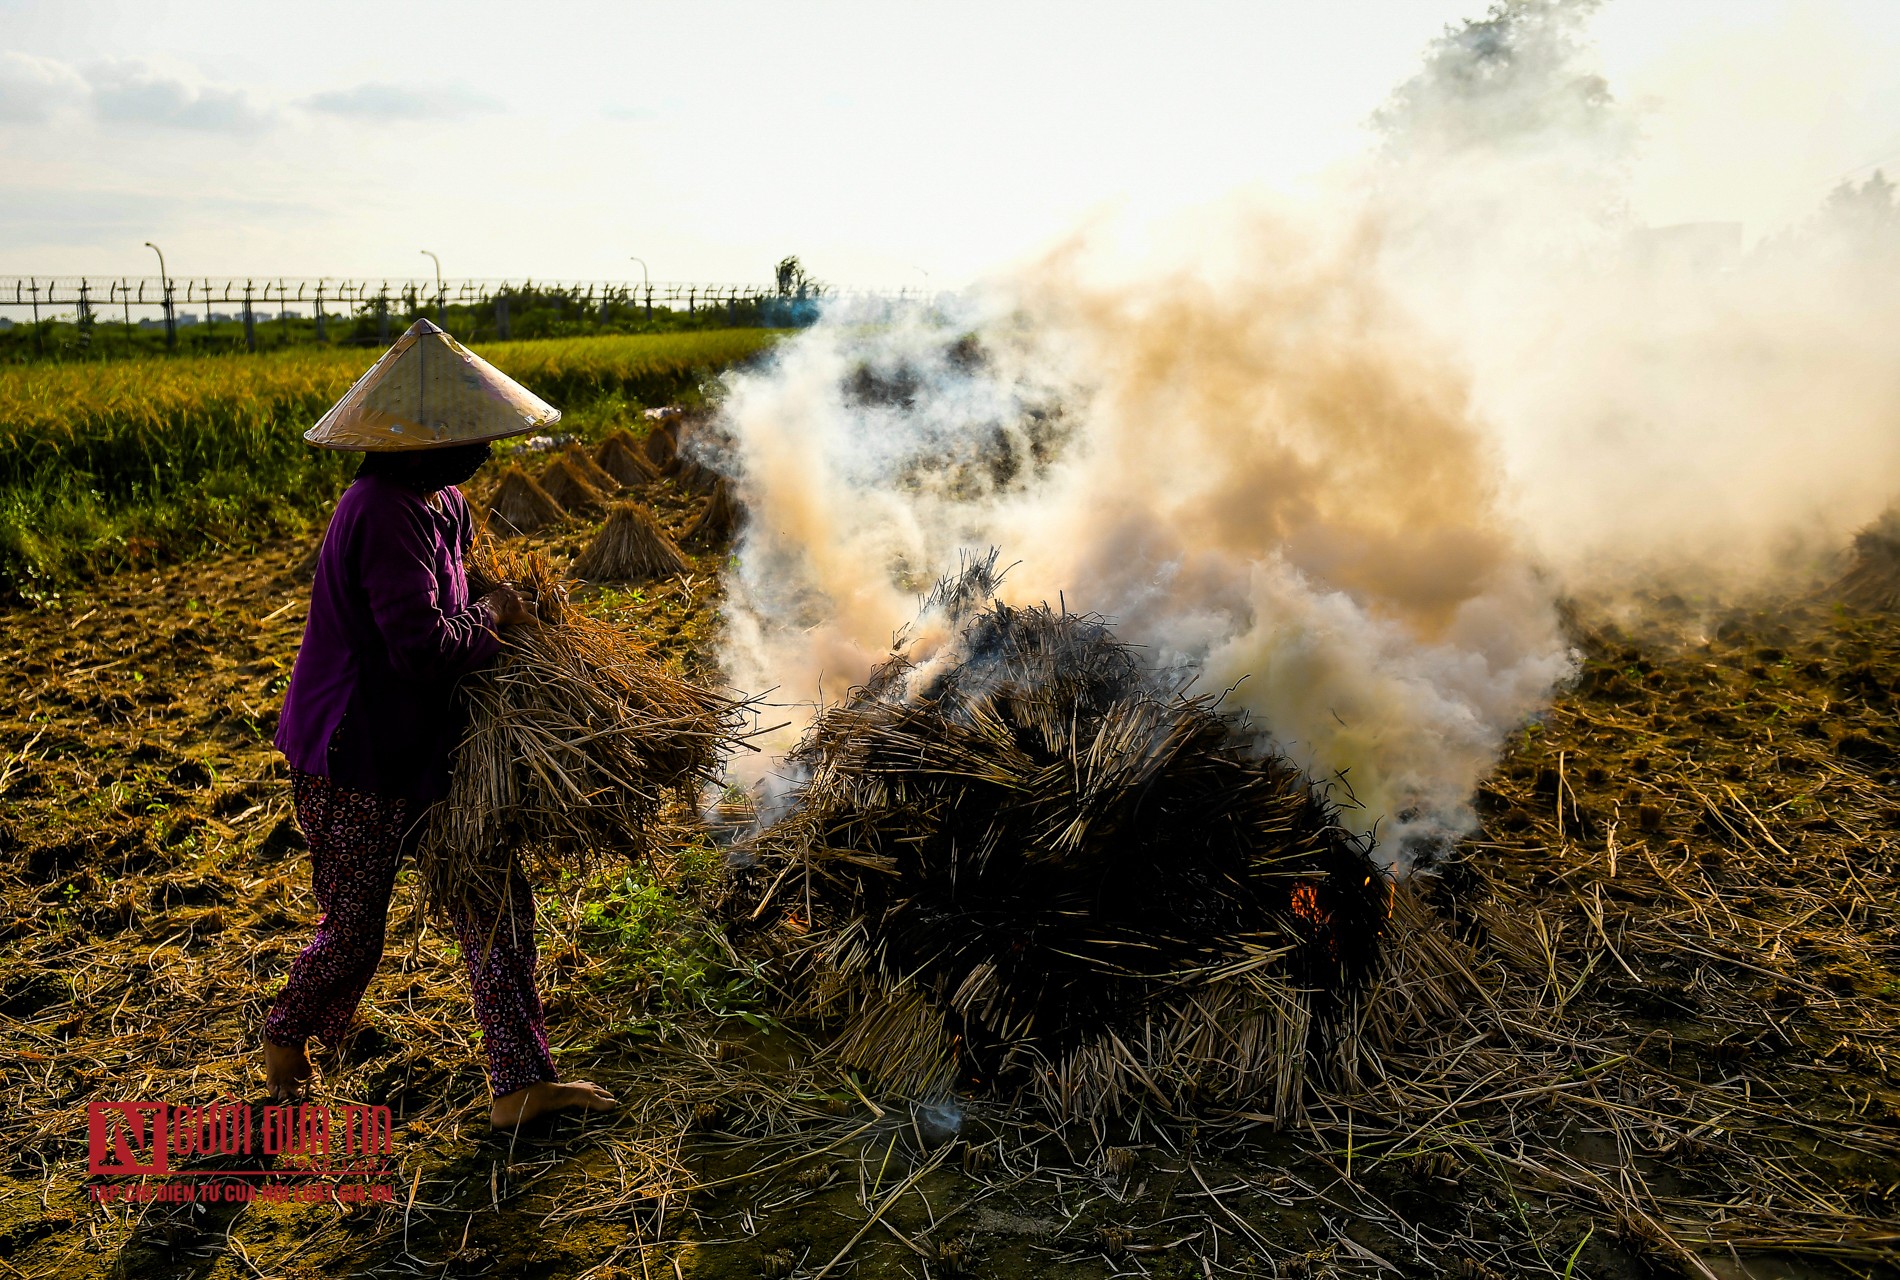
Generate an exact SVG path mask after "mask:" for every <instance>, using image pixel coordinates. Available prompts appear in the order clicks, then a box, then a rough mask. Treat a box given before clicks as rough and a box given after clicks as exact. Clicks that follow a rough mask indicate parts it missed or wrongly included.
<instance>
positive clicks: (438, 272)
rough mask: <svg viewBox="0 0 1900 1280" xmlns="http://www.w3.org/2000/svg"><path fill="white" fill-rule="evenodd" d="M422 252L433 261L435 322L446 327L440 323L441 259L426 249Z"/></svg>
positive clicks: (445, 326)
mask: <svg viewBox="0 0 1900 1280" xmlns="http://www.w3.org/2000/svg"><path fill="white" fill-rule="evenodd" d="M422 252H423V254H424V255H425V256H426V257H427V258H428V259H429V261H431V262H433V263H435V322H436V323H437V324H439V325H442V327H443V328H444V329H446V328H448V326H447V325H446V324H442V259H440V258H438V257H436V256H435V255H434V254H433V253H430V252H429V251H428V250H427V249H424V250H423V251H422Z"/></svg>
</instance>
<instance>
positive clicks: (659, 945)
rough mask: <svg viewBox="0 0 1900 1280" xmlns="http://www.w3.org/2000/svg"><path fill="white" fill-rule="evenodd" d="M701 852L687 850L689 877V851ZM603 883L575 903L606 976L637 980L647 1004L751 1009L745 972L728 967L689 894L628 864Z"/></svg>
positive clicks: (681, 1009)
mask: <svg viewBox="0 0 1900 1280" xmlns="http://www.w3.org/2000/svg"><path fill="white" fill-rule="evenodd" d="M709 852H710V851H706V850H693V851H689V859H688V862H687V864H686V865H685V866H684V867H683V873H684V874H685V875H686V876H687V877H688V878H690V877H691V876H692V874H693V873H694V870H695V869H696V868H695V866H694V865H693V863H694V861H696V860H695V859H693V858H692V856H691V855H692V854H694V853H697V854H699V855H700V856H701V857H702V858H703V857H704V856H707V855H708V854H709ZM604 888H605V892H604V893H601V894H599V895H598V896H596V897H594V899H593V900H592V901H590V902H588V903H587V904H586V906H584V907H583V908H582V909H581V924H582V928H583V931H584V933H585V934H586V936H587V940H588V942H589V943H590V944H591V946H590V949H591V950H594V951H596V952H597V953H601V954H603V955H604V958H605V959H606V960H607V962H608V966H609V970H608V972H609V976H610V979H611V980H615V981H626V982H630V983H634V984H637V985H639V986H640V987H642V988H643V989H644V990H645V992H646V995H647V999H648V1001H649V1003H650V1005H652V1006H653V1007H655V1008H656V1009H658V1010H660V1011H664V1012H667V1013H689V1012H706V1013H712V1014H716V1015H719V1016H723V1017H746V1015H748V1014H750V1013H751V1012H752V1010H751V1007H750V1006H752V1005H754V1004H756V1003H757V1002H758V993H757V990H756V987H755V984H754V982H753V979H752V976H751V975H750V974H748V973H746V972H744V971H742V970H740V969H737V968H735V967H734V965H733V963H732V959H731V956H730V955H729V954H728V953H727V952H726V950H725V949H724V948H723V947H721V946H720V945H719V943H718V940H717V937H716V935H715V934H714V932H713V929H712V926H711V925H710V924H709V923H708V922H707V920H706V919H705V917H704V916H703V915H702V914H701V913H700V912H699V910H698V909H697V908H696V907H695V906H694V905H693V904H692V903H691V902H690V901H689V900H687V899H686V898H684V897H682V896H681V895H680V893H679V892H677V891H676V890H675V889H673V888H672V887H670V886H668V885H664V884H662V883H660V882H659V880H658V879H656V878H654V877H652V876H651V875H648V874H645V873H643V872H640V871H634V870H627V871H623V872H620V873H619V874H618V875H617V876H615V877H614V878H612V879H610V880H609V881H607V883H606V884H605V886H604ZM752 1020H753V1019H752V1018H750V1017H747V1021H752Z"/></svg>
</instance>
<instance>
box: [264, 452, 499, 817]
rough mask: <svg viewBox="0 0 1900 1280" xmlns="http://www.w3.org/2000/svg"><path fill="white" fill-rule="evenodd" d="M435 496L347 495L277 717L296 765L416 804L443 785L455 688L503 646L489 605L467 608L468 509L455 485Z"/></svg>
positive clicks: (381, 487)
mask: <svg viewBox="0 0 1900 1280" xmlns="http://www.w3.org/2000/svg"><path fill="white" fill-rule="evenodd" d="M437 496H438V498H439V500H440V504H441V510H440V511H438V510H436V509H435V508H434V507H431V506H430V505H429V502H428V499H427V498H426V497H425V496H424V495H422V494H420V493H417V492H416V491H414V490H413V489H410V488H407V487H405V486H404V485H401V484H399V483H397V482H396V481H394V480H390V479H387V478H385V477H381V476H364V477H362V478H360V479H358V480H356V481H355V482H354V483H352V484H351V485H350V487H349V488H348V489H346V490H344V492H343V497H342V498H341V499H340V500H338V502H337V505H336V514H335V515H333V516H332V517H331V518H330V527H329V530H328V531H327V532H326V533H325V534H324V536H323V546H322V549H321V550H320V551H319V552H318V553H317V576H316V581H315V582H314V583H313V584H312V586H311V590H310V617H309V620H308V621H307V622H306V623H305V624H304V633H303V647H302V648H301V649H299V650H298V651H297V664H296V666H295V667H294V668H292V670H291V674H290V688H289V690H288V691H287V692H286V693H285V694H284V709H283V713H282V715H281V716H280V717H279V718H278V723H277V737H276V743H277V748H278V750H280V751H282V752H283V753H284V757H285V758H286V759H287V760H288V761H289V762H290V765H291V767H292V768H294V769H300V770H302V771H304V772H305V773H314V774H320V775H322V776H323V777H326V778H329V779H330V780H331V781H332V782H335V783H336V784H338V785H339V786H346V787H350V788H353V789H355V790H359V791H375V792H381V793H383V794H385V795H396V796H403V797H406V798H408V799H411V800H414V801H417V802H427V801H431V800H434V799H436V798H438V797H439V796H441V795H442V794H443V793H444V792H445V791H446V790H447V785H448V774H449V758H450V753H451V752H452V751H453V750H454V747H455V742H456V740H457V738H459V736H460V730H461V725H460V723H459V722H458V721H457V719H456V717H455V715H454V703H453V695H454V692H455V682H456V681H457V680H458V679H460V678H461V677H462V676H463V675H465V674H466V673H468V672H470V671H473V670H475V669H477V668H478V667H481V666H483V665H485V664H486V663H488V662H489V661H490V660H491V659H493V658H494V656H495V654H496V652H497V650H499V649H500V647H501V641H500V639H499V638H498V637H497V636H496V634H495V619H494V615H493V613H492V612H491V611H490V610H489V608H488V606H487V605H486V604H484V603H482V602H479V601H477V602H473V603H471V602H470V600H469V591H468V576H467V574H466V572H465V571H464V569H463V566H462V556H463V554H464V552H466V551H467V549H468V547H469V543H470V541H471V538H472V534H473V525H472V523H471V521H470V518H469V511H468V503H467V501H466V500H465V499H464V498H463V497H462V494H461V491H460V490H458V489H455V488H453V487H450V488H447V489H442V490H440V491H439V492H438V495H437Z"/></svg>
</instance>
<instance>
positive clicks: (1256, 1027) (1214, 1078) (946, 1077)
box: [733, 556, 1388, 1120]
mask: <svg viewBox="0 0 1900 1280" xmlns="http://www.w3.org/2000/svg"><path fill="white" fill-rule="evenodd" d="M993 575H994V557H993V556H992V557H991V558H990V559H988V560H984V561H979V562H977V563H976V564H974V565H971V566H969V567H967V568H966V569H965V571H964V573H963V574H962V575H961V576H960V577H958V578H954V579H950V580H946V582H944V583H942V584H940V585H939V588H938V590H937V591H936V593H935V594H934V595H933V596H932V597H931V599H930V600H929V601H928V602H927V608H926V617H927V618H928V619H929V620H930V621H931V623H932V629H933V630H934V631H935V632H937V633H938V634H943V632H944V631H945V629H946V628H947V632H948V634H947V638H946V639H945V640H944V642H943V646H942V647H941V648H938V649H936V650H935V651H934V652H932V653H928V654H924V653H916V654H906V653H904V652H902V651H901V650H900V651H899V652H898V653H896V654H895V655H894V656H892V657H891V658H890V659H888V660H887V661H886V662H885V663H884V664H882V665H881V666H880V667H879V668H878V669H877V670H876V671H875V672H874V673H873V674H872V675H871V677H870V678H869V680H868V681H867V682H866V683H865V685H864V686H862V687H861V688H858V689H855V690H853V691H852V692H851V694H850V695H849V696H848V697H847V699H846V700H845V701H844V702H843V703H841V704H839V705H837V706H834V707H833V708H831V709H829V710H827V711H825V712H824V713H823V714H822V715H820V717H819V718H818V719H817V721H815V722H814V724H813V725H812V727H811V728H810V730H809V731H808V732H807V734H806V737H805V738H804V740H803V741H802V742H801V744H800V745H799V747H798V748H797V750H796V751H795V753H794V762H795V763H796V764H797V765H798V766H800V769H801V772H802V774H803V777H804V781H803V782H802V784H801V785H800V786H799V787H798V788H797V789H796V791H795V792H794V794H793V797H792V800H793V804H792V808H791V810H790V812H789V813H787V814H786V815H785V816H784V817H783V818H781V819H780V820H779V821H777V822H776V823H775V824H773V825H772V826H771V827H769V828H767V829H766V830H765V831H763V832H761V833H760V834H759V835H757V836H756V837H754V838H753V840H752V841H751V842H750V845H749V849H750V851H751V852H753V853H754V854H755V855H756V856H757V858H758V860H759V861H758V863H757V865H756V866H755V867H753V868H752V869H751V870H748V871H745V872H743V873H742V877H743V880H742V883H741V886H740V888H739V891H738V892H737V893H735V894H734V896H733V903H734V904H736V906H737V908H738V910H736V911H735V915H736V916H738V917H740V918H741V919H742V920H743V921H745V922H747V923H746V924H744V925H742V926H741V927H742V928H744V927H752V928H758V929H760V930H761V932H760V934H759V935H758V937H759V939H760V941H761V942H762V943H764V944H765V945H766V946H767V947H768V949H776V952H777V959H778V961H779V962H780V963H781V964H784V965H785V966H787V967H788V969H789V970H790V972H791V974H792V975H793V976H794V977H795V978H802V979H803V980H804V981H805V982H806V983H808V984H810V989H811V990H813V991H814V992H815V993H816V994H815V997H814V999H815V1004H816V1007H817V1010H818V1011H819V1012H825V1011H830V1012H839V1011H842V1012H843V1013H844V1014H845V1015H846V1020H845V1024H844V1028H843V1030H842V1032H841V1033H840V1034H839V1036H838V1039H837V1041H836V1043H835V1045H834V1051H835V1052H836V1054H837V1055H838V1056H839V1057H840V1059H841V1060H843V1061H844V1062H846V1063H848V1064H850V1065H854V1066H858V1067H861V1068H863V1069H865V1070H868V1071H871V1072H873V1073H874V1074H876V1075H877V1076H879V1077H880V1078H881V1079H882V1080H883V1082H884V1083H885V1084H886V1085H887V1086H889V1087H891V1088H893V1089H895V1090H898V1091H899V1092H904V1093H909V1094H911V1095H912V1096H928V1095H930V1094H932V1093H933V1092H936V1091H939V1090H943V1089H946V1088H948V1087H949V1086H950V1085H951V1083H952V1082H953V1081H956V1080H962V1081H964V1082H966V1083H967V1082H970V1081H976V1080H980V1081H983V1082H985V1083H989V1084H993V1085H997V1086H1003V1087H1011V1088H1017V1089H1021V1090H1024V1091H1026V1092H1027V1093H1028V1094H1029V1095H1030V1096H1031V1097H1032V1098H1035V1099H1037V1100H1039V1101H1040V1102H1042V1103H1043V1104H1044V1105H1045V1106H1046V1107H1047V1108H1048V1109H1049V1110H1050V1111H1052V1112H1054V1113H1056V1114H1058V1115H1060V1116H1062V1117H1063V1118H1065V1119H1066V1118H1088V1119H1093V1120H1099V1119H1100V1118H1101V1117H1103V1116H1105V1115H1108V1114H1111V1113H1114V1112H1117V1111H1119V1110H1122V1109H1124V1108H1126V1107H1128V1106H1130V1105H1134V1104H1142V1105H1147V1104H1150V1103H1153V1102H1157V1101H1158V1102H1160V1103H1161V1105H1163V1106H1164V1107H1166V1108H1169V1109H1185V1107H1186V1105H1187V1102H1188V1100H1190V1099H1191V1100H1194V1101H1196V1102H1198V1103H1201V1104H1205V1103H1209V1102H1214V1103H1225V1104H1227V1105H1233V1106H1242V1105H1245V1106H1248V1107H1252V1108H1255V1109H1259V1110H1270V1111H1271V1112H1272V1113H1273V1114H1274V1115H1280V1116H1284V1115H1288V1114H1290V1112H1289V1110H1288V1108H1289V1107H1291V1106H1292V1105H1294V1100H1296V1099H1297V1098H1298V1096H1299V1090H1300V1084H1301V1081H1302V1079H1303V1071H1304V1067H1305V1063H1306V1059H1307V1056H1308V1050H1309V1048H1310V1047H1318V1046H1314V1045H1312V1044H1311V1043H1310V1042H1311V1040H1312V1038H1313V1037H1314V1035H1315V1033H1316V1030H1317V1031H1319V1032H1320V1033H1321V1034H1323V1033H1324V1031H1325V1030H1326V1029H1327V1028H1330V1027H1332V1026H1334V1025H1337V1024H1336V1023H1335V1021H1334V1019H1336V1018H1337V1016H1338V1015H1340V1014H1342V1013H1343V1012H1344V1011H1345V1010H1346V1008H1347V1007H1348V1005H1349V1004H1350V1002H1351V1000H1352V998H1353V996H1354V995H1355V994H1356V993H1357V991H1358V990H1359V989H1360V987H1361V984H1362V983H1364V982H1365V981H1366V979H1367V978H1368V977H1369V976H1370V972H1371V969H1372V967H1373V963H1374V961H1375V959H1376V957H1377V955H1378V951H1379V946H1380V940H1381V936H1382V933H1383V930H1384V926H1385V921H1386V912H1387V902H1388V898H1387V885H1386V881H1385V879H1384V877H1383V875H1382V874H1381V872H1380V870H1379V869H1378V867H1377V866H1376V865H1375V864H1374V863H1373V862H1372V860H1371V859H1370V857H1369V854H1368V850H1367V847H1366V845H1365V843H1364V842H1363V841H1361V840H1359V839H1357V838H1355V837H1353V836H1352V835H1350V834H1349V833H1348V832H1346V831H1345V830H1344V829H1342V828H1341V827H1340V826H1339V825H1338V824H1337V823H1336V821H1335V811H1334V809H1333V808H1332V806H1331V805H1330V804H1329V802H1328V801H1327V798H1326V796H1325V795H1324V794H1323V793H1322V792H1321V790H1320V789H1319V788H1317V787H1315V786H1314V785H1313V784H1311V783H1310V782H1309V781H1308V780H1307V779H1306V778H1305V777H1304V775H1303V774H1302V773H1301V772H1300V771H1299V770H1298V769H1297V768H1296V767H1295V766H1293V765H1292V764H1291V763H1290V762H1288V761H1287V760H1286V759H1285V758H1283V757H1282V756H1280V755H1279V754H1278V753H1277V752H1275V751H1273V750H1271V749H1262V748H1260V747H1259V746H1258V745H1256V744H1255V743H1254V741H1253V740H1252V739H1251V735H1249V734H1248V733H1247V729H1246V726H1245V725H1244V724H1242V723H1241V722H1239V721H1237V720H1236V719H1234V718H1232V717H1229V716H1226V715H1223V714H1221V713H1220V712H1219V711H1218V710H1217V707H1216V700H1215V699H1214V698H1211V697H1188V696H1185V695H1184V694H1183V693H1182V692H1181V691H1180V690H1179V689H1177V688H1172V687H1169V686H1166V685H1164V684H1162V683H1161V682H1160V681H1159V680H1158V679H1157V678H1156V677H1155V676H1154V675H1152V674H1151V673H1150V672H1148V671H1147V670H1146V668H1144V667H1143V665H1142V664H1141V663H1140V662H1139V660H1138V659H1137V658H1136V657H1135V655H1134V654H1133V652H1132V651H1130V650H1129V649H1128V648H1126V647H1125V646H1123V645H1121V644H1119V643H1118V642H1116V640H1115V639H1114V638H1113V636H1112V635H1110V633H1109V631H1108V628H1107V627H1106V625H1105V624H1104V623H1103V622H1102V621H1101V620H1100V619H1099V618H1096V617H1092V616H1078V615H1076V614H1071V613H1068V612H1066V611H1056V610H1051V609H1050V608H1048V607H1047V606H1039V607H1035V608H1011V607H1008V606H1006V605H1003V604H1001V603H998V602H994V601H993V600H992V599H991V588H992V585H993V583H994V576H993ZM761 886H763V890H762V891H760V887H761Z"/></svg>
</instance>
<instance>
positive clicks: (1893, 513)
mask: <svg viewBox="0 0 1900 1280" xmlns="http://www.w3.org/2000/svg"><path fill="white" fill-rule="evenodd" d="M1835 590H1836V591H1837V592H1838V593H1839V594H1840V596H1841V598H1842V599H1844V600H1846V601H1847V602H1848V603H1849V604H1854V605H1859V606H1860V607H1861V608H1863V609H1873V610H1879V611H1892V610H1895V609H1900V509H1889V510H1888V511H1886V512H1885V513H1883V514H1882V515H1881V517H1880V519H1878V520H1876V521H1874V523H1872V524H1870V525H1868V526H1867V527H1866V528H1865V529H1862V530H1861V531H1860V532H1859V533H1857V534H1855V535H1854V564H1853V567H1852V568H1850V569H1849V570H1848V571H1847V573H1846V574H1845V575H1844V576H1843V577H1842V578H1841V580H1840V581H1839V582H1838V583H1836V584H1835Z"/></svg>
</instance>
